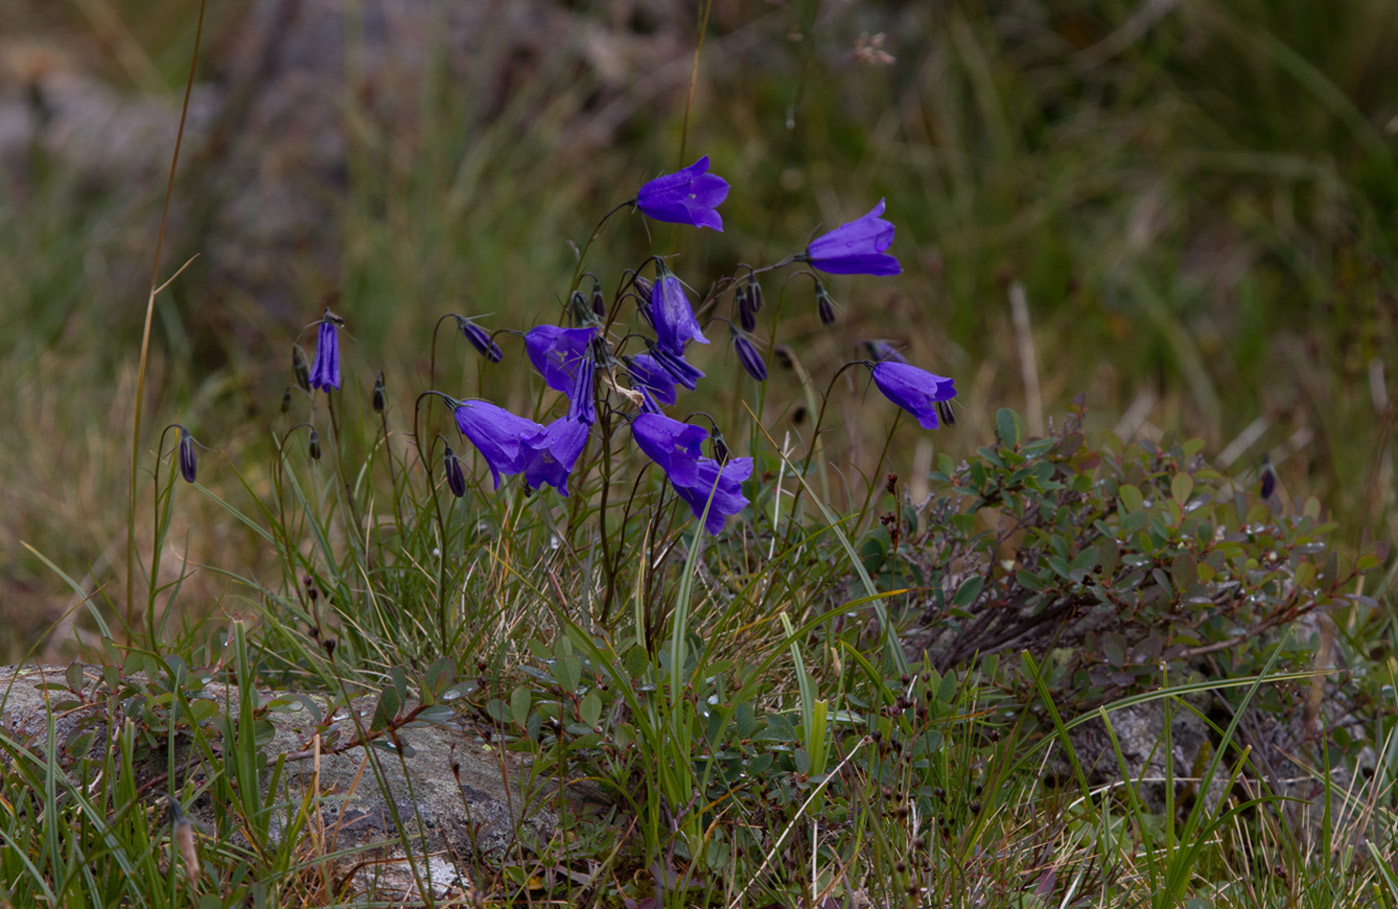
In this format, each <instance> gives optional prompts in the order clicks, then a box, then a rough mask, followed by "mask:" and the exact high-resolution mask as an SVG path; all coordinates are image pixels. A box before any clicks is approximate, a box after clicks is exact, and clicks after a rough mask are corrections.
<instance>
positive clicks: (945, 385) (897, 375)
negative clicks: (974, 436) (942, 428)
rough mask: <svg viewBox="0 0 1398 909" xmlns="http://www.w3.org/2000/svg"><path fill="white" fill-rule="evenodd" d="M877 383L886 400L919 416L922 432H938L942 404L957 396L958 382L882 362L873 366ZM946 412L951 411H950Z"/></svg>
mask: <svg viewBox="0 0 1398 909" xmlns="http://www.w3.org/2000/svg"><path fill="white" fill-rule="evenodd" d="M872 371H873V374H874V384H875V385H877V386H878V387H879V391H881V392H883V394H884V397H886V398H888V399H889V400H890V401H892V402H893V403H894V404H897V405H898V406H899V407H901V408H903V409H904V410H906V411H907V412H908V413H910V414H912V415H913V416H915V417H917V422H918V424H919V425H921V426H922V428H923V429H936V428H937V426H938V425H939V424H938V422H937V414H938V412H939V411H940V410H942V408H941V407H940V406H939V405H940V404H941V403H942V402H945V401H950V400H951V399H952V398H954V397H956V383H955V382H954V381H953V380H951V379H948V378H945V377H943V376H936V375H933V374H932V373H930V372H928V371H927V370H925V369H918V368H917V367H916V366H909V365H908V364H907V363H896V362H894V361H892V360H882V361H880V362H878V363H875V364H874V365H873V370H872ZM947 412H948V413H949V412H950V409H949V408H947Z"/></svg>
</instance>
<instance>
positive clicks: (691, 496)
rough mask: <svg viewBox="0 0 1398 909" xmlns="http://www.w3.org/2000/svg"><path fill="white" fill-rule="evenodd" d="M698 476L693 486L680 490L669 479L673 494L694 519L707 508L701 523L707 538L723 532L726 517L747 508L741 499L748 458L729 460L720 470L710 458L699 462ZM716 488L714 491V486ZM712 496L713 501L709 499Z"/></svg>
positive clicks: (744, 498) (749, 465)
mask: <svg viewBox="0 0 1398 909" xmlns="http://www.w3.org/2000/svg"><path fill="white" fill-rule="evenodd" d="M697 473H698V476H697V477H696V478H695V480H694V483H692V484H690V485H688V486H681V485H680V484H678V483H675V482H674V479H673V478H672V479H671V481H670V482H671V483H672V484H673V485H674V487H675V492H676V493H678V494H679V497H680V498H681V499H684V500H685V502H687V503H688V504H689V509H690V511H692V512H694V516H695V517H696V518H697V517H699V516H701V515H702V514H703V513H704V506H705V505H707V506H708V507H709V516H708V517H707V518H705V519H704V529H705V530H707V531H708V532H709V533H710V534H714V535H716V534H718V532H719V531H721V530H723V525H724V524H725V523H726V522H727V520H728V516H729V515H734V514H737V513H738V512H740V511H742V510H743V509H744V508H746V507H747V506H748V498H747V496H745V495H743V481H744V480H746V479H747V478H748V477H750V476H752V458H729V459H728V460H727V461H726V462H725V463H724V464H723V466H722V467H720V466H719V463H718V462H717V461H715V460H714V459H713V458H700V459H699V464H698V466H697ZM715 484H717V486H718V488H717V489H715V488H714V486H715ZM710 493H712V495H713V500H712V501H710V499H709V495H710Z"/></svg>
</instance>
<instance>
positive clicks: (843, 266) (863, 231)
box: [800, 199, 903, 275]
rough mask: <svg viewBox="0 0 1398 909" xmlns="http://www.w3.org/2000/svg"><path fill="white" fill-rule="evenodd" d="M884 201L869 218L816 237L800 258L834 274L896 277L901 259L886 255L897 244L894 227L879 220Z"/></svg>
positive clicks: (881, 219) (842, 225)
mask: <svg viewBox="0 0 1398 909" xmlns="http://www.w3.org/2000/svg"><path fill="white" fill-rule="evenodd" d="M883 209H884V200H882V199H880V200H879V204H878V205H875V206H874V207H873V208H872V209H871V210H870V211H869V213H868V214H867V215H865V216H864V217H862V218H860V219H859V220H857V221H850V222H849V223H847V224H841V225H840V226H839V227H837V228H835V229H834V230H832V231H830V232H829V233H827V234H823V235H822V236H819V237H816V238H815V239H814V240H812V241H811V243H810V245H809V246H807V247H806V252H805V255H804V256H801V257H800V258H802V259H804V260H805V261H807V262H809V263H811V266H812V267H813V268H817V269H819V270H820V271H823V272H826V273H828V274H832V275H896V274H898V273H899V272H901V271H902V270H903V267H902V266H901V265H899V264H898V260H897V259H895V258H894V257H893V256H890V255H888V254H887V253H885V252H884V250H885V249H888V247H889V246H890V245H892V243H893V225H892V224H891V223H890V222H888V221H885V220H884V219H883V218H881V217H879V216H880V215H882V214H883Z"/></svg>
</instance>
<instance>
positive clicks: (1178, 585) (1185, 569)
mask: <svg viewBox="0 0 1398 909" xmlns="http://www.w3.org/2000/svg"><path fill="white" fill-rule="evenodd" d="M1198 577H1199V572H1198V565H1197V564H1196V562H1195V560H1194V556H1192V555H1190V554H1189V553H1187V552H1182V553H1180V554H1179V555H1177V556H1175V561H1174V562H1172V563H1171V564H1170V580H1171V581H1173V582H1174V585H1175V589H1176V590H1180V591H1183V590H1188V589H1189V585H1190V584H1193V583H1194V582H1195V580H1197V579H1198Z"/></svg>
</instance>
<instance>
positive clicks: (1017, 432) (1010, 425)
mask: <svg viewBox="0 0 1398 909" xmlns="http://www.w3.org/2000/svg"><path fill="white" fill-rule="evenodd" d="M995 431H996V432H998V433H999V434H1000V442H1001V444H1003V445H1006V446H1009V447H1014V446H1015V445H1018V444H1019V441H1020V437H1021V433H1022V431H1021V429H1020V422H1019V414H1017V413H1015V412H1014V411H1013V410H1010V409H1009V408H1008V407H1002V408H1000V410H999V411H998V412H996V414H995Z"/></svg>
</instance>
